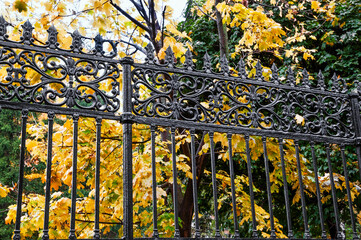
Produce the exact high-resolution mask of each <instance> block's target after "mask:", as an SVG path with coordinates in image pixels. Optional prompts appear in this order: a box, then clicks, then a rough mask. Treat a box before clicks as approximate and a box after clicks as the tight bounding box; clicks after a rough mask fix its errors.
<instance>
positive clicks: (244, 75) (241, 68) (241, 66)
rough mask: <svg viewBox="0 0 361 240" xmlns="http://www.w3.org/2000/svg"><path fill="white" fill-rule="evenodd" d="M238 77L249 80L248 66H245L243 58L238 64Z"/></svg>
mask: <svg viewBox="0 0 361 240" xmlns="http://www.w3.org/2000/svg"><path fill="white" fill-rule="evenodd" d="M238 76H239V77H240V78H241V79H246V78H247V72H246V65H245V64H244V61H243V59H242V58H241V59H240V60H239V62H238Z"/></svg>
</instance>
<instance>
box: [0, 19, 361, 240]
mask: <svg viewBox="0 0 361 240" xmlns="http://www.w3.org/2000/svg"><path fill="white" fill-rule="evenodd" d="M8 25H9V24H8V23H7V22H6V21H5V19H4V18H2V17H0V71H1V70H4V72H6V74H5V75H6V76H4V77H2V78H1V79H0V106H1V108H2V109H12V110H18V111H21V116H20V118H21V134H20V139H21V146H20V157H19V179H18V184H17V189H18V191H17V204H16V207H15V208H14V209H13V211H15V212H16V217H15V219H14V223H15V226H14V227H15V230H14V235H13V236H12V238H13V239H14V240H18V239H19V240H20V239H24V238H25V236H26V234H27V233H25V232H24V228H25V227H24V226H25V223H26V221H28V219H29V218H30V213H29V210H26V209H27V206H28V204H29V202H28V197H29V196H28V195H27V194H28V193H27V192H26V191H25V185H26V184H27V181H28V180H27V179H26V172H27V171H29V167H28V164H27V163H26V162H27V158H28V154H29V153H28V151H27V147H28V146H29V145H28V141H27V140H29V141H35V139H36V138H35V137H34V133H32V132H31V130H29V129H31V127H32V126H33V125H34V124H38V123H34V119H36V117H37V116H41V117H42V118H43V120H39V121H43V123H44V124H43V125H44V126H43V127H44V129H45V130H44V133H43V135H42V136H43V138H40V139H37V140H36V141H37V142H38V143H40V142H42V141H44V142H43V145H44V146H45V147H46V150H45V151H46V157H45V158H46V159H44V166H45V167H44V168H45V169H44V174H45V175H44V176H45V177H44V178H45V179H44V189H45V190H44V205H43V206H41V207H42V208H43V210H42V213H43V216H42V218H41V220H39V221H42V227H40V228H38V229H36V230H34V232H36V234H37V235H36V234H35V233H34V236H35V238H42V239H44V240H48V239H61V238H63V237H57V232H58V233H60V232H61V231H65V232H66V234H68V237H67V239H130V240H131V239H139V240H143V239H159V238H162V239H177V238H189V239H205V238H208V239H220V238H224V239H254V238H265V239H274V238H294V239H326V238H333V239H359V236H360V231H361V218H360V216H361V207H360V206H361V196H360V193H361V186H360V182H361V142H360V137H361V118H360V103H359V101H360V96H359V92H357V89H356V91H350V90H349V89H348V88H347V87H346V83H345V82H344V81H343V80H342V79H341V78H338V77H337V75H336V74H335V75H334V76H333V77H332V79H330V80H326V79H325V78H324V77H323V75H322V73H321V72H320V73H319V74H318V76H317V81H310V76H309V75H308V72H307V71H306V70H304V71H303V72H302V74H301V75H302V76H301V77H300V78H298V77H297V76H298V75H297V74H295V73H294V72H293V70H292V69H291V68H289V69H288V71H287V76H285V77H280V76H279V74H278V69H277V67H276V66H275V65H273V66H272V68H271V72H270V74H268V75H267V74H265V72H264V70H263V69H262V66H261V64H260V63H259V62H258V63H257V64H256V65H255V71H254V72H255V73H254V74H253V76H252V74H251V73H248V72H247V71H246V67H245V64H244V62H243V61H242V60H241V61H240V62H239V66H238V69H237V70H232V71H231V70H230V67H229V66H228V63H227V60H226V58H225V57H222V58H221V59H220V71H215V70H213V69H212V67H211V59H210V56H208V54H206V55H205V56H204V66H203V69H202V70H197V69H195V67H194V63H193V59H192V54H191V52H190V51H187V53H186V54H185V61H184V63H183V64H182V65H181V66H180V64H176V63H175V58H174V54H173V53H172V50H171V49H170V48H169V49H168V50H167V51H166V57H165V59H164V61H163V62H162V63H159V62H158V60H156V58H155V57H154V55H153V48H152V47H151V45H148V46H147V48H146V49H147V58H146V60H145V62H144V63H135V62H134V61H133V59H132V58H130V57H125V58H123V59H120V60H117V59H115V56H116V45H117V44H116V43H114V42H111V41H108V40H104V39H102V38H101V37H100V35H98V36H96V37H95V38H94V39H93V40H94V46H92V47H89V48H92V49H93V50H84V49H83V41H85V40H86V38H84V37H82V36H81V35H80V33H79V32H77V31H76V32H74V33H73V34H72V35H71V37H72V46H71V47H70V48H69V49H63V48H60V47H59V46H60V45H59V43H58V40H57V34H58V33H57V31H56V29H55V28H54V27H51V28H49V29H48V31H47V32H48V40H47V42H46V43H45V44H43V45H41V44H39V45H38V44H35V43H34V42H35V41H34V39H33V38H32V30H33V27H32V25H31V24H30V22H29V21H27V22H25V23H24V24H23V25H22V28H23V30H22V37H21V38H20V41H15V40H13V39H11V38H10V37H9V36H8V35H7V27H8ZM104 44H110V46H111V49H112V51H111V52H105V51H104V50H103V45H104ZM250 76H252V77H250ZM120 83H121V84H122V87H123V89H122V91H121V90H120V89H119V88H120V85H121V84H120ZM356 88H357V86H356ZM121 108H122V109H121ZM40 113H43V115H41V114H40ZM44 113H45V115H44ZM34 116H35V117H34ZM67 123H69V126H68V128H67V131H68V132H69V134H71V138H69V139H71V141H68V146H63V145H61V144H63V142H62V143H61V144H58V141H59V140H58V139H57V138H56V137H55V136H58V135H57V134H58V133H60V132H61V130H59V129H62V128H61V127H64V125H66V124H67ZM117 124H119V125H117ZM110 125H111V126H112V127H111V128H110V127H109V126H110ZM27 129H28V130H27ZM108 129H111V130H108ZM89 132H91V134H93V135H92V136H93V137H91V138H89V139H85V138H84V136H85V134H90V133H89ZM61 133H62V134H63V135H64V134H68V133H67V132H61ZM39 134H40V133H39ZM109 134H112V135H111V136H108V135H109ZM63 137H64V136H63ZM111 141H118V145H113V143H112V142H111ZM57 144H58V145H60V147H59V146H58V145H57ZM88 145H89V146H94V147H93V148H92V149H93V150H91V151H92V152H93V153H94V154H92V155H89V156H88V157H87V158H85V157H84V155H83V154H84V150H83V149H85V148H84V147H85V146H88ZM62 147H63V148H65V147H68V149H71V150H69V154H70V155H69V156H71V164H70V163H69V164H70V165H69V166H67V167H68V169H67V170H68V171H67V172H69V173H70V176H71V180H70V179H69V181H71V184H69V186H68V187H66V186H65V185H64V182H65V180H63V178H62V180H59V179H58V180H59V181H60V182H61V184H62V187H63V188H61V187H60V188H59V189H60V190H62V191H63V192H62V193H61V196H63V197H64V199H69V201H68V203H67V204H68V205H66V206H67V207H66V210H65V211H64V210H63V209H57V208H56V207H54V201H55V200H54V199H55V198H56V197H54V195H53V194H55V190H54V189H55V186H53V185H52V182H53V181H55V180H54V178H56V176H55V175H54V174H56V173H55V172H54V169H57V168H58V165H59V161H58V160H56V159H57V154H58V152H56V151H54V149H58V150H59V149H62ZM89 149H90V147H89ZM30 154H31V153H30ZM110 154H113V155H114V160H113V161H115V163H114V162H113V163H112V162H109V159H107V158H108V157H109V156H110ZM84 163H85V164H86V165H85V166H83V165H81V164H84ZM106 164H108V165H109V166H108V165H106ZM110 165H116V168H115V169H116V170H115V171H114V172H112V171H113V170H112V169H110ZM64 167H66V166H64ZM113 167H114V166H113ZM85 168H87V171H88V172H86V173H85V170H84V169H85ZM109 172H111V174H110V175H107V176H108V177H103V176H105V175H104V174H105V173H109ZM83 174H84V175H83ZM90 178H91V179H93V180H92V181H90V180H89V179H90ZM117 179H120V180H119V181H117ZM88 180H89V182H88ZM112 180H114V182H112ZM140 186H141V187H142V188H141V187H140ZM60 190H59V191H60ZM84 199H87V200H88V201H89V202H91V203H92V206H91V207H88V209H90V212H85V213H84V212H82V211H80V209H83V207H82V206H81V203H84ZM109 199H111V200H109ZM82 201H83V202H82ZM106 201H108V202H112V201H113V202H112V203H113V204H114V206H113V205H112V206H105V204H104V203H105V202H106ZM64 204H65V203H64ZM84 209H86V208H84ZM60 210H61V211H62V212H60V213H59V214H63V215H64V222H63V225H62V226H61V229H59V228H56V227H54V225H53V224H54V221H55V218H54V214H55V213H56V212H57V211H60ZM9 211H12V210H9ZM82 216H86V217H82ZM104 216H108V218H106V217H104ZM114 216H117V217H118V218H114ZM68 218H69V219H68ZM65 219H68V220H65ZM104 219H106V220H109V219H110V220H109V221H108V222H106V221H105V220H104ZM82 224H85V225H82ZM89 224H90V226H91V228H92V230H91V231H90V232H87V233H85V232H84V231H83V230H84V229H88V228H89ZM62 236H63V235H62Z"/></svg>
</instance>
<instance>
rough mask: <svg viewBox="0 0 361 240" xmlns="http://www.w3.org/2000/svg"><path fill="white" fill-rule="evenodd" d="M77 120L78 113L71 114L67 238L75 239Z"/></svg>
mask: <svg viewBox="0 0 361 240" xmlns="http://www.w3.org/2000/svg"><path fill="white" fill-rule="evenodd" d="M78 121H79V114H77V113H75V114H74V115H73V166H72V170H73V173H72V180H71V209H70V231H69V239H70V240H75V239H76V235H75V213H76V188H77V182H76V181H77V176H76V175H77V162H78Z"/></svg>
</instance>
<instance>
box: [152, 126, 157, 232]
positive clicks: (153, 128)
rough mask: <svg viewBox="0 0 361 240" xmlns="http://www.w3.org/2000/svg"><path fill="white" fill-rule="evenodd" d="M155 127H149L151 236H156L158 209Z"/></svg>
mask: <svg viewBox="0 0 361 240" xmlns="http://www.w3.org/2000/svg"><path fill="white" fill-rule="evenodd" d="M155 129H156V127H155V126H154V125H152V126H151V127H150V131H151V139H152V143H151V144H152V191H153V237H154V238H158V237H159V233H158V226H157V222H158V211H157V172H156V162H155Z"/></svg>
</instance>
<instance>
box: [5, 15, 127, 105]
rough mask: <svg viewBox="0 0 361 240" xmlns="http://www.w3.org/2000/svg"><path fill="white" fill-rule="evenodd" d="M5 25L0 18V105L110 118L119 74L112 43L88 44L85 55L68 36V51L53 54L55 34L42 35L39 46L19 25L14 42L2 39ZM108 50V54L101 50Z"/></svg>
mask: <svg viewBox="0 0 361 240" xmlns="http://www.w3.org/2000/svg"><path fill="white" fill-rule="evenodd" d="M8 25H9V24H8V23H7V22H6V21H5V19H4V18H3V17H0V45H1V47H0V71H2V72H3V73H5V74H3V75H6V77H4V78H2V79H0V100H3V101H12V100H16V101H21V102H26V103H36V104H47V105H52V106H67V107H68V108H73V107H75V108H79V109H89V110H96V111H108V112H115V111H117V110H118V109H119V107H120V101H119V99H118V98H119V81H118V79H119V77H120V69H119V65H118V63H117V61H116V60H113V59H112V58H113V57H115V56H116V43H113V42H111V41H109V40H104V39H103V38H102V37H101V36H100V35H98V36H96V37H95V38H94V42H95V46H94V49H93V50H89V51H88V52H85V50H84V49H83V45H82V42H83V37H82V36H81V35H80V33H79V32H78V31H75V32H74V33H73V34H72V35H71V36H72V45H71V47H70V49H61V48H59V43H58V41H57V40H58V39H57V35H58V32H57V30H56V29H55V27H54V26H51V27H50V28H49V29H48V30H47V31H48V41H47V42H46V43H45V45H38V44H35V41H34V39H33V37H32V31H33V29H34V28H33V26H32V25H31V23H30V22H29V21H26V22H25V23H24V24H23V25H22V36H21V37H20V41H14V40H11V39H10V38H9V36H8V35H7V27H8ZM106 42H108V43H109V44H110V45H111V46H112V49H113V50H112V51H111V52H110V53H105V52H104V51H103V44H104V43H106Z"/></svg>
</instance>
